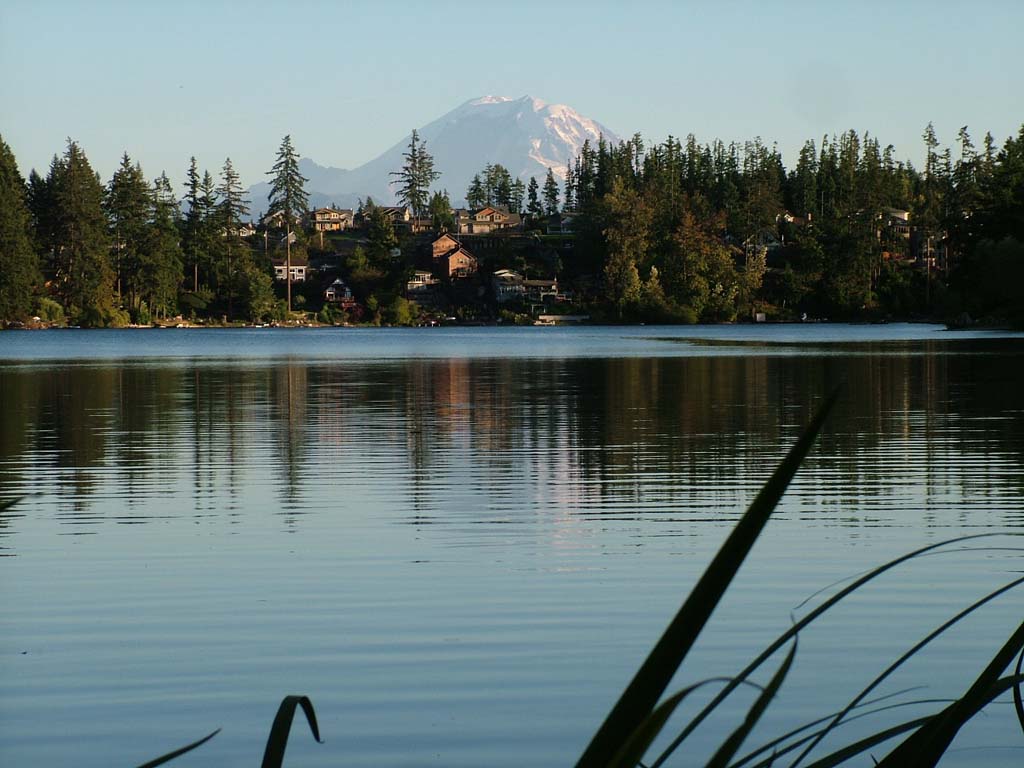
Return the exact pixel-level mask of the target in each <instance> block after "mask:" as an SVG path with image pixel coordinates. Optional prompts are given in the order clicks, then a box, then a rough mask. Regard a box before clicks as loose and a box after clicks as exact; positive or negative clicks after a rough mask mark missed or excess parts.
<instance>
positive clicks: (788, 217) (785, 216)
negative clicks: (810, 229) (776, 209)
mask: <svg viewBox="0 0 1024 768" xmlns="http://www.w3.org/2000/svg"><path fill="white" fill-rule="evenodd" d="M775 221H776V222H783V221H784V222H786V223H787V224H792V225H793V226H794V227H806V226H807V225H808V224H809V223H810V221H811V214H809V213H808V214H807V215H806V216H797V215H796V214H795V213H790V212H789V211H783V212H782V213H780V214H779V215H778V216H776V217H775Z"/></svg>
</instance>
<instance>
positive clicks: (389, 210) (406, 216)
mask: <svg viewBox="0 0 1024 768" xmlns="http://www.w3.org/2000/svg"><path fill="white" fill-rule="evenodd" d="M380 210H381V211H383V212H384V215H385V216H386V217H387V218H388V221H390V222H391V223H392V224H407V223H408V222H409V221H410V220H411V219H412V211H411V210H409V206H407V205H385V206H382V207H381V208H380Z"/></svg>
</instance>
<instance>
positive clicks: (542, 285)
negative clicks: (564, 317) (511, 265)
mask: <svg viewBox="0 0 1024 768" xmlns="http://www.w3.org/2000/svg"><path fill="white" fill-rule="evenodd" d="M523 287H524V288H525V290H526V298H527V300H529V301H539V302H543V301H544V300H545V299H546V298H548V297H551V298H552V299H557V298H558V297H559V295H560V294H559V293H558V278H552V279H550V280H524V281H523Z"/></svg>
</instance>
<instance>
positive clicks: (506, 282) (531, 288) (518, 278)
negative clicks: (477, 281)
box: [491, 269, 564, 304]
mask: <svg viewBox="0 0 1024 768" xmlns="http://www.w3.org/2000/svg"><path fill="white" fill-rule="evenodd" d="M491 286H492V287H493V288H494V297H495V299H496V300H497V302H498V303H499V304H504V303H505V302H507V301H515V300H517V299H525V300H526V301H532V302H539V303H543V302H544V300H545V299H547V298H551V299H558V298H564V296H561V294H559V293H558V278H552V279H550V280H526V279H525V278H524V277H523V276H522V275H520V274H519V273H518V272H514V271H512V270H511V269H499V270H498V271H497V272H495V273H494V274H493V275H492V276H491Z"/></svg>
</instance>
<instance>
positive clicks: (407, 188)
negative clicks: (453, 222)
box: [391, 129, 441, 216]
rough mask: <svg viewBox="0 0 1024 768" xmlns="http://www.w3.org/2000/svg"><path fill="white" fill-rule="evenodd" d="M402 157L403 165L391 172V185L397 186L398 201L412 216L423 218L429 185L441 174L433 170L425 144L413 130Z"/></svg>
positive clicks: (432, 162)
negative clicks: (408, 208) (392, 179)
mask: <svg viewBox="0 0 1024 768" xmlns="http://www.w3.org/2000/svg"><path fill="white" fill-rule="evenodd" d="M402 157H404V158H405V165H403V166H402V169H401V170H398V171H392V172H391V176H393V177H394V179H395V181H394V182H392V183H394V184H398V185H399V186H398V191H397V194H398V200H399V202H400V203H402V204H404V205H408V206H409V207H410V208H411V209H412V213H413V215H414V216H423V215H424V213H425V212H426V210H427V203H428V201H429V195H430V185H431V183H432V182H434V181H435V180H437V179H439V178H440V177H441V174H440V173H439V172H437V171H435V170H434V158H433V156H432V155H431V154H430V153H429V152H427V144H426V142H425V141H420V137H419V134H418V133H417V132H416V130H415V129H414V130H413V132H412V136H411V138H410V139H409V148H408V150H407V151H406V152H405V154H403V155H402Z"/></svg>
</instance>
